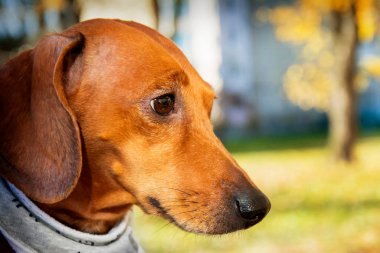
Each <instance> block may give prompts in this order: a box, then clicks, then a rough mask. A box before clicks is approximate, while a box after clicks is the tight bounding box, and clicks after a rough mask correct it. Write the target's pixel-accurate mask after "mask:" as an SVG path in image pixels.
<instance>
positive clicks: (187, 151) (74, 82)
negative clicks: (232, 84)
mask: <svg viewBox="0 0 380 253" xmlns="http://www.w3.org/2000/svg"><path fill="white" fill-rule="evenodd" d="M0 85H1V86H0V117H1V118H2V121H1V123H0V145H1V146H0V154H1V159H0V161H2V163H1V164H0V171H1V175H2V176H3V177H5V178H6V179H7V180H9V181H11V182H12V183H13V184H15V185H16V186H17V187H18V188H20V189H21V190H22V191H24V192H25V193H26V195H27V196H29V197H30V198H31V199H32V200H34V201H35V202H36V203H37V204H38V205H39V206H40V207H41V208H42V209H43V210H44V211H46V212H47V213H48V214H50V215H51V216H53V217H55V218H56V219H58V220H59V221H61V222H63V223H64V224H67V225H68V226H71V227H73V228H76V229H78V230H81V231H86V232H90V233H106V232H107V231H108V230H109V229H110V228H112V227H113V226H114V225H115V224H116V223H117V222H118V221H120V219H122V218H123V216H124V215H125V213H126V212H128V211H129V210H130V209H131V206H132V205H135V204H136V205H138V206H140V207H141V208H142V209H143V210H144V211H145V212H146V213H150V214H155V215H158V216H162V217H164V218H166V219H168V220H170V221H171V222H173V223H175V224H176V225H178V226H179V227H181V228H182V229H184V230H187V231H192V232H197V233H207V234H221V233H227V232H232V231H235V230H238V229H242V228H246V227H248V226H247V224H245V223H244V222H243V221H240V220H238V218H237V216H236V208H234V207H232V206H233V205H234V204H235V203H234V202H233V200H232V199H233V197H234V194H237V193H239V192H250V193H252V194H256V193H257V194H261V193H260V191H259V190H258V189H257V188H256V186H255V185H254V184H253V182H252V181H251V180H250V179H249V177H248V176H247V174H246V173H245V172H244V171H243V170H242V169H241V168H240V167H239V165H238V164H237V163H236V162H235V160H234V159H233V158H232V157H231V155H230V154H229V153H228V151H227V150H226V149H225V148H224V146H223V145H222V143H221V142H220V141H219V139H218V138H217V137H216V136H215V135H214V133H213V127H212V125H211V122H210V113H211V108H212V104H213V100H214V98H215V94H214V92H213V90H212V88H211V86H210V85H209V84H207V83H206V82H205V81H204V80H203V79H202V78H201V77H200V76H199V75H198V74H197V72H196V71H195V70H194V68H193V67H192V66H191V64H190V63H189V62H188V60H187V59H186V57H185V56H184V55H183V54H182V52H181V51H180V50H178V49H177V47H176V46H175V45H174V44H173V43H172V42H171V41H170V40H168V39H166V38H164V37H163V36H161V35H160V34H158V33H157V32H155V31H154V30H152V29H150V28H147V27H145V26H142V25H140V24H137V23H133V22H124V21H119V20H104V19H97V20H90V21H86V22H82V23H79V24H77V25H75V26H73V27H71V28H69V29H68V30H66V31H64V32H63V33H62V34H55V35H50V36H47V37H45V38H44V39H42V40H41V41H40V42H39V43H38V44H37V46H36V48H35V49H33V50H31V51H27V52H25V53H22V54H20V55H19V56H17V57H15V58H14V59H12V60H10V61H9V62H8V63H6V64H5V66H3V67H2V69H1V70H0ZM165 93H173V94H175V99H176V100H175V108H174V111H173V113H172V114H171V115H169V116H165V117H163V116H160V115H157V114H156V113H154V111H153V110H152V108H151V107H150V103H149V102H150V101H151V100H152V99H154V98H155V97H158V96H160V95H163V94H165ZM268 203H269V202H268Z"/></svg>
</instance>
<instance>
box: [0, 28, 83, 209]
mask: <svg viewBox="0 0 380 253" xmlns="http://www.w3.org/2000/svg"><path fill="white" fill-rule="evenodd" d="M83 47H84V37H83V35H81V34H79V33H77V34H72V36H64V35H60V34H57V35H50V36H47V37H45V38H44V39H42V40H41V41H40V42H39V43H38V44H37V46H36V47H35V48H34V49H33V50H29V51H27V52H24V53H22V54H20V55H19V56H17V57H15V58H13V59H11V60H10V61H8V62H7V63H6V64H5V65H4V66H3V67H2V68H1V69H0V118H1V120H0V174H1V176H3V177H5V178H6V179H7V180H9V181H10V182H12V183H13V184H14V185H16V186H17V187H18V188H19V189H21V190H22V191H23V192H24V193H25V194H26V195H27V196H29V197H30V198H32V199H33V200H35V201H37V202H41V203H55V202H58V201H60V200H62V199H64V198H66V197H67V196H68V195H69V194H70V193H71V191H72V190H73V188H74V187H75V185H76V183H77V181H78V178H79V176H80V172H81V168H82V155H81V141H80V132H79V127H78V124H77V122H76V119H75V117H74V114H73V111H72V110H71V109H70V107H69V104H68V100H67V98H66V94H65V87H64V85H65V83H67V82H68V80H67V79H68V78H69V76H71V75H72V74H70V75H69V73H75V72H76V71H80V69H75V68H80V67H79V64H77V62H78V61H79V60H78V59H81V50H82V48H83Z"/></svg>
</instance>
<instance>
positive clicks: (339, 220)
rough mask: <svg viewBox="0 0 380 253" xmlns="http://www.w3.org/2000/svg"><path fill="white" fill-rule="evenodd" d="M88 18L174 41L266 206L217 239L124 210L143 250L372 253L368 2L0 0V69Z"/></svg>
mask: <svg viewBox="0 0 380 253" xmlns="http://www.w3.org/2000/svg"><path fill="white" fill-rule="evenodd" d="M97 17H104V18H120V19H124V20H134V21H137V22H140V23H143V24H146V25H148V26H150V27H153V28H155V29H157V30H158V31H160V32H161V33H162V34H164V35H165V36H167V37H169V38H171V39H172V40H174V41H175V43H176V44H177V45H178V46H179V47H180V48H181V49H182V51H183V52H184V53H185V54H186V55H187V57H188V58H189V60H190V61H191V62H192V64H193V65H194V67H195V68H196V69H197V70H198V72H199V73H200V74H201V76H202V77H203V78H204V79H205V80H206V81H208V82H209V83H211V84H212V85H213V87H214V89H215V90H216V92H217V93H218V99H217V101H216V105H215V108H214V111H213V121H214V125H215V131H216V133H217V135H218V136H219V137H220V138H221V139H222V140H223V142H224V143H225V145H226V146H227V148H228V149H229V150H230V151H231V152H232V154H233V155H234V157H235V158H236V160H237V161H238V162H239V163H240V164H241V166H242V167H243V168H245V170H246V171H247V172H248V174H249V175H250V176H251V177H252V178H253V181H254V182H255V183H256V184H257V185H258V186H259V187H260V188H261V189H262V190H263V191H264V192H265V193H266V194H267V195H268V196H269V198H270V199H271V201H272V211H271V212H270V214H269V215H268V217H267V218H266V219H264V221H263V222H261V223H260V224H258V225H257V226H255V227H253V228H252V229H250V230H248V231H242V232H238V233H234V234H232V235H226V236H217V237H209V236H202V235H192V234H189V233H185V232H182V231H180V230H179V229H178V228H176V227H174V226H172V225H170V224H168V222H166V221H164V220H162V219H158V218H154V217H150V216H146V215H144V214H142V213H141V211H140V210H138V209H137V208H136V219H135V233H136V235H137V237H138V238H139V239H140V241H141V243H142V245H143V246H144V248H145V249H146V251H147V252H229V253H233V252H260V253H261V252H264V253H265V252H268V253H269V252H337V253H339V252H350V253H359V252H370V253H374V252H380V215H379V214H380V186H379V185H380V83H379V78H380V55H379V53H380V30H379V24H380V19H379V17H380V1H378V0H320V1H313V0H284V1H280V0H265V1H264V0H156V1H152V0H0V63H1V64H2V63H4V62H5V61H6V60H7V59H9V58H10V57H12V56H13V55H15V54H17V53H18V52H20V51H23V50H26V49H29V48H32V47H33V45H34V44H35V43H36V41H37V40H38V39H39V38H40V37H41V36H42V35H44V34H46V33H51V32H59V31H62V30H63V29H65V28H66V27H68V26H70V25H72V24H74V23H77V22H78V21H82V20H86V19H91V18H97Z"/></svg>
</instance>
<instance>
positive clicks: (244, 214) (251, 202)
mask: <svg viewBox="0 0 380 253" xmlns="http://www.w3.org/2000/svg"><path fill="white" fill-rule="evenodd" d="M270 207H271V204H270V202H269V200H268V198H267V197H266V196H265V195H264V194H262V193H260V194H259V196H255V197H251V196H250V195H247V194H240V195H238V196H236V197H235V208H236V210H237V212H238V214H239V216H240V217H241V218H243V219H244V220H245V221H247V227H250V226H252V225H254V224H256V223H258V222H260V221H261V220H262V219H264V217H265V216H266V215H267V213H268V212H269V210H270Z"/></svg>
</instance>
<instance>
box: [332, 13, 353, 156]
mask: <svg viewBox="0 0 380 253" xmlns="http://www.w3.org/2000/svg"><path fill="white" fill-rule="evenodd" d="M331 14H332V15H331V21H332V23H331V24H332V29H331V31H332V33H331V34H332V49H333V50H332V52H333V54H334V57H335V67H334V68H333V69H332V76H333V77H334V84H333V87H332V90H331V94H330V95H331V96H330V108H329V110H328V117H329V121H330V129H329V144H330V148H331V152H332V153H331V154H332V158H333V159H334V160H335V161H345V162H350V161H352V160H353V153H354V151H353V150H354V144H355V140H356V133H357V111H356V106H357V94H356V91H355V87H354V79H355V75H356V49H357V45H358V29H357V23H356V19H355V9H354V7H352V9H351V10H349V11H346V12H338V11H335V12H332V13H331Z"/></svg>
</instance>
